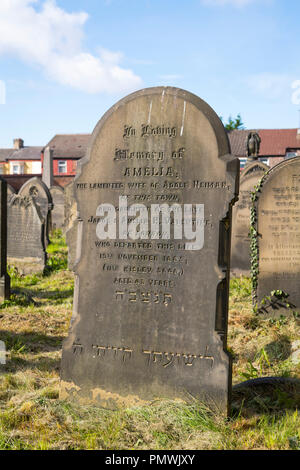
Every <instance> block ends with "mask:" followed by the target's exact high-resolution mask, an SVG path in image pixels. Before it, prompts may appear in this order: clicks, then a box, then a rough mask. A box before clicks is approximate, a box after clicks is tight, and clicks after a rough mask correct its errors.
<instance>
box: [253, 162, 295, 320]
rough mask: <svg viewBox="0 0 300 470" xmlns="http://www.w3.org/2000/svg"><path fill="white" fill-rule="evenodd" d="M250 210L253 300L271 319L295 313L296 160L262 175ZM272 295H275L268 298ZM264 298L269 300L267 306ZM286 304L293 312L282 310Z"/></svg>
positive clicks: (281, 164)
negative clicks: (253, 250)
mask: <svg viewBox="0 0 300 470" xmlns="http://www.w3.org/2000/svg"><path fill="white" fill-rule="evenodd" d="M254 207H255V213H256V221H255V225H254V228H255V230H256V231H257V237H256V238H255V240H256V244H257V252H258V254H257V263H258V267H257V271H256V272H254V273H253V280H254V287H255V292H254V296H255V300H256V302H257V304H258V305H259V306H261V302H262V301H263V308H264V309H265V312H266V313H270V314H272V315H275V316H277V315H281V314H283V315H287V314H289V313H291V312H292V311H293V310H294V311H295V310H298V311H299V310H300V289H299V286H300V157H296V158H293V159H290V160H287V161H284V162H282V163H279V164H278V165H276V166H275V167H273V168H272V169H271V170H270V171H269V172H268V173H267V174H266V176H265V177H264V179H263V181H262V185H261V188H260V190H259V191H258V192H257V200H256V202H255V206H254ZM273 291H278V294H277V295H275V296H274V295H273V296H270V294H271V292H273ZM280 291H283V295H282V294H281V292H280ZM284 294H288V295H289V297H287V298H285V295H284ZM267 297H271V299H272V302H271V305H270V302H269V301H268V300H266V298H267ZM286 303H288V304H290V305H291V306H292V307H293V308H292V309H288V308H286Z"/></svg>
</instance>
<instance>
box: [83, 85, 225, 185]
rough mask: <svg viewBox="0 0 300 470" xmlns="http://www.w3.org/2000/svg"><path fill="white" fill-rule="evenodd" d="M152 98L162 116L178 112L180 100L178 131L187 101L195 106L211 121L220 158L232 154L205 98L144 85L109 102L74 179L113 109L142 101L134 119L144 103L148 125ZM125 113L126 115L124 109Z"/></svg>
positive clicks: (219, 124)
mask: <svg viewBox="0 0 300 470" xmlns="http://www.w3.org/2000/svg"><path fill="white" fill-rule="evenodd" d="M155 98H156V99H158V100H159V103H160V110H159V111H158V113H159V114H160V115H161V117H162V118H163V117H165V116H167V115H170V113H172V111H173V110H174V112H176V113H178V108H179V106H180V102H183V106H182V111H181V129H180V133H182V132H183V130H184V124H185V115H186V111H187V110H186V105H187V103H189V104H190V105H192V106H194V107H195V108H197V109H198V111H199V112H200V113H202V114H203V116H204V117H205V119H206V121H208V122H209V123H210V127H211V130H212V134H213V135H214V138H215V141H216V144H217V148H218V154H219V158H220V157H223V156H225V155H230V154H231V149H230V143H229V138H228V135H227V132H226V130H225V128H224V126H223V124H222V121H221V120H220V118H219V117H218V115H217V114H216V113H215V111H214V110H213V109H212V108H211V107H210V106H209V105H208V104H207V103H206V102H205V101H204V100H202V99H201V98H199V97H198V96H197V95H195V94H193V93H191V92H189V91H186V90H183V89H181V88H175V87H167V86H166V87H151V88H144V89H142V90H139V91H136V92H134V93H131V94H130V95H127V96H126V97H124V98H122V99H121V100H120V101H118V102H117V103H116V104H115V105H114V106H112V107H111V108H110V109H109V110H108V111H107V112H106V113H105V114H104V115H103V116H102V118H101V119H100V120H99V121H98V123H97V125H96V127H95V128H94V131H93V133H92V137H91V139H90V143H89V146H88V149H87V153H86V156H85V157H83V158H82V159H81V160H80V162H79V166H78V169H77V175H76V179H77V178H78V176H79V175H80V173H81V171H82V169H83V166H84V165H85V163H86V162H87V161H89V159H90V156H91V152H92V149H93V147H94V146H95V143H96V140H97V138H98V136H99V134H100V133H101V131H102V128H103V127H104V126H105V124H106V122H107V121H108V120H109V118H110V117H111V116H112V114H114V113H116V112H117V111H120V110H121V109H122V108H125V107H126V106H128V105H129V104H130V103H132V102H133V101H136V102H142V104H141V106H137V107H136V113H135V115H136V121H139V120H140V118H141V109H142V108H143V107H144V109H146V110H147V120H146V121H148V122H145V125H147V124H149V123H150V120H151V111H153V100H154V99H155ZM130 111H132V108H131V109H130ZM156 112H157V111H156ZM124 114H125V115H126V111H125V113H124ZM127 114H128V113H127ZM207 138H211V136H207ZM232 158H233V157H231V159H232Z"/></svg>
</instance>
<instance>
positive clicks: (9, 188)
mask: <svg viewBox="0 0 300 470" xmlns="http://www.w3.org/2000/svg"><path fill="white" fill-rule="evenodd" d="M15 194H16V190H15V189H14V188H13V187H12V186H11V185H10V184H8V183H7V202H8V203H9V201H10V200H11V198H12V197H13V196H14V195H15Z"/></svg>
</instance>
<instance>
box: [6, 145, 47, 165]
mask: <svg viewBox="0 0 300 470" xmlns="http://www.w3.org/2000/svg"><path fill="white" fill-rule="evenodd" d="M42 149H43V147H23V148H21V149H19V150H17V149H0V162H7V161H9V160H40V159H41V151H42Z"/></svg>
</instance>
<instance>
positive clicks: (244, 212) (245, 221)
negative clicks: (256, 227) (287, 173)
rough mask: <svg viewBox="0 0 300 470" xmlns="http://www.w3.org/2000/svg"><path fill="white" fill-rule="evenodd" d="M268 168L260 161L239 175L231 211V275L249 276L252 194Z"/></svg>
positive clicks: (253, 163)
mask: <svg viewBox="0 0 300 470" xmlns="http://www.w3.org/2000/svg"><path fill="white" fill-rule="evenodd" d="M268 170H269V167H268V166H267V165H265V164H264V163H262V162H260V161H255V162H252V163H250V164H248V165H247V166H246V167H245V169H244V170H243V172H242V174H241V179H240V190H239V200H238V202H237V203H236V204H235V205H234V207H233V211H232V242H231V263H230V268H231V274H232V275H234V276H239V275H244V276H250V269H251V253H250V236H249V232H250V213H251V206H252V199H251V197H252V192H253V191H254V188H255V186H256V185H257V184H258V182H259V180H260V179H261V178H262V177H263V175H264V174H265V173H266V172H267V171H268Z"/></svg>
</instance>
